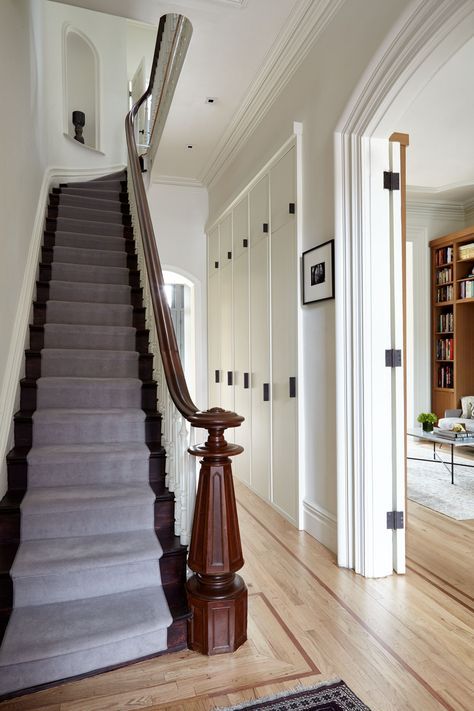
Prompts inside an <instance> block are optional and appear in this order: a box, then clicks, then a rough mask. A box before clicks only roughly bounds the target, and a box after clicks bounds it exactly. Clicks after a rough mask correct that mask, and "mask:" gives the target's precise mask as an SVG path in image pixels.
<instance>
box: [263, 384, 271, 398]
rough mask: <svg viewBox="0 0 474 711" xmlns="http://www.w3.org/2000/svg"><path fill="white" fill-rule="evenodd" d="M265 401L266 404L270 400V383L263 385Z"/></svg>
mask: <svg viewBox="0 0 474 711" xmlns="http://www.w3.org/2000/svg"><path fill="white" fill-rule="evenodd" d="M263 400H264V402H268V401H269V400H270V383H263Z"/></svg>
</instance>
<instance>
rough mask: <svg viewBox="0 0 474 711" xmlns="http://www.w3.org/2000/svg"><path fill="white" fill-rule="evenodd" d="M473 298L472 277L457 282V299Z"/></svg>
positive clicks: (473, 284)
mask: <svg viewBox="0 0 474 711" xmlns="http://www.w3.org/2000/svg"><path fill="white" fill-rule="evenodd" d="M473 297H474V275H473V276H470V277H467V278H466V279H463V280H462V281H460V282H459V298H460V299H472V298H473Z"/></svg>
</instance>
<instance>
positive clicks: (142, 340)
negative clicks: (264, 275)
mask: <svg viewBox="0 0 474 711" xmlns="http://www.w3.org/2000/svg"><path fill="white" fill-rule="evenodd" d="M148 341H149V333H148V331H147V330H146V329H145V330H143V331H135V335H134V336H132V337H130V336H129V335H128V334H117V335H116V336H115V335H112V334H105V333H104V334H102V338H101V339H100V340H99V341H97V344H96V345H97V347H98V348H100V349H102V350H107V351H109V350H110V351H114V350H115V351H120V350H124V351H133V350H135V351H137V352H138V353H147V352H148ZM89 347H90V342H89V338H88V334H87V333H85V334H83V335H81V334H78V333H77V332H76V334H75V335H74V338H73V339H72V338H71V336H70V335H69V334H64V336H62V335H61V334H60V333H55V334H54V335H53V334H51V332H50V334H49V335H48V334H47V331H46V332H45V327H44V326H33V325H31V326H30V349H31V350H32V351H40V350H41V349H42V348H89Z"/></svg>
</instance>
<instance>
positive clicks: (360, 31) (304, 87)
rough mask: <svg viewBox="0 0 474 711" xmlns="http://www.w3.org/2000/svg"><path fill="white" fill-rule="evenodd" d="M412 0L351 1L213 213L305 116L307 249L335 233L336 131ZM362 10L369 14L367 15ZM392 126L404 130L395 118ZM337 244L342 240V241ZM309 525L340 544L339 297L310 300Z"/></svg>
mask: <svg viewBox="0 0 474 711" xmlns="http://www.w3.org/2000/svg"><path fill="white" fill-rule="evenodd" d="M407 4H408V0H399V1H398V2H396V3H393V2H391V1H390V0H358V2H347V3H345V4H344V5H343V6H342V7H341V9H340V10H339V12H338V13H337V15H336V16H335V18H334V20H333V21H332V22H331V23H330V25H329V26H328V27H327V28H326V30H325V31H324V32H323V34H322V35H321V37H320V38H318V40H317V42H316V44H315V46H314V47H313V48H312V50H311V51H310V53H309V54H308V56H307V57H306V59H305V60H304V62H303V64H302V65H301V66H300V67H299V69H298V70H297V71H296V73H295V74H294V75H293V76H292V78H291V79H290V81H289V83H288V85H287V86H286V87H285V88H284V89H283V91H282V92H281V94H280V95H279V96H278V98H277V99H276V101H275V102H274V104H273V105H272V107H271V109H270V111H269V112H268V113H267V115H266V116H264V118H263V119H262V120H261V121H260V123H259V125H258V126H257V127H256V128H255V130H254V132H253V134H252V135H251V136H250V137H249V139H248V140H247V142H246V144H245V146H244V147H243V149H242V151H241V152H240V153H239V155H238V157H237V158H236V159H235V160H234V161H233V162H232V163H231V164H230V165H227V166H226V169H225V170H224V172H223V173H222V174H221V175H220V177H219V178H218V179H217V180H216V181H215V183H214V184H212V185H211V186H210V189H209V199H210V221H213V220H214V219H215V218H216V217H217V216H218V215H219V213H220V212H221V211H222V209H223V208H224V207H225V206H226V204H228V202H230V200H231V198H232V197H233V196H234V195H236V194H237V193H238V192H239V190H240V189H242V188H243V187H244V186H245V185H246V184H247V183H248V182H249V181H250V179H251V178H252V176H253V175H255V173H257V172H258V170H259V168H261V167H262V165H263V164H264V163H265V162H266V161H267V160H268V159H269V158H270V157H271V156H272V155H273V154H274V153H275V152H276V150H277V149H278V148H279V147H280V146H281V145H282V144H283V143H284V142H285V141H286V140H287V139H288V137H289V136H290V135H291V132H292V126H293V121H301V122H302V123H303V199H304V205H303V249H309V248H311V247H313V246H315V245H317V244H320V243H322V242H325V241H326V240H328V239H331V238H332V237H333V236H334V187H333V183H334V157H333V135H334V130H335V128H336V125H337V122H338V120H339V117H340V115H341V113H342V111H343V109H344V107H345V105H346V104H347V102H348V100H349V98H350V95H351V93H352V91H353V90H354V88H355V86H356V84H357V82H358V80H359V79H360V77H361V75H362V73H363V71H364V70H365V68H366V67H367V65H368V63H369V61H370V59H371V57H372V56H373V55H374V53H375V51H376V49H377V47H378V46H379V44H380V43H381V41H382V39H383V38H384V36H385V35H386V33H387V32H388V31H389V29H390V28H391V26H392V25H393V24H394V22H395V20H396V19H397V18H398V16H399V14H400V13H401V12H402V11H403V10H404V9H405V7H406V6H407ZM361 18H364V19H363V20H361ZM393 130H397V127H396V126H394V127H393ZM337 248H338V245H337V244H336V249H337ZM303 330H304V343H303V349H304V372H303V382H302V387H304V389H305V393H307V394H308V397H307V398H306V403H307V405H306V411H305V423H304V425H305V430H306V437H305V441H306V451H305V452H304V456H303V458H302V460H303V466H304V467H305V481H306V495H305V499H306V500H307V503H308V506H307V507H306V514H305V527H306V529H307V530H308V531H309V532H310V533H312V534H313V535H315V536H316V537H317V538H319V540H321V541H322V542H323V543H324V544H325V545H327V546H329V547H330V548H332V549H333V550H334V549H335V535H336V525H335V516H336V374H335V356H336V353H335V302H334V301H328V302H324V303H321V304H313V305H309V306H306V307H305V308H304V314H303Z"/></svg>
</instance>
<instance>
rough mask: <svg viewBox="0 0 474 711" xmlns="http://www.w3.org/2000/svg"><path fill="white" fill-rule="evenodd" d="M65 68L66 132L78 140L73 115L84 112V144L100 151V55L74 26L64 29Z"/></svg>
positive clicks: (66, 26)
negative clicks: (74, 112)
mask: <svg viewBox="0 0 474 711" xmlns="http://www.w3.org/2000/svg"><path fill="white" fill-rule="evenodd" d="M63 68H64V71H63V77H64V133H65V134H67V135H68V136H70V137H71V138H74V136H75V128H74V124H73V123H72V112H73V111H83V112H84V114H85V117H86V118H85V126H84V129H83V137H84V145H85V146H87V147H89V148H95V149H96V150H100V145H99V144H100V125H99V124H100V120H99V119H100V116H99V113H100V94H99V55H98V52H97V50H96V48H95V46H94V44H93V43H92V42H91V40H90V39H89V38H88V37H87V36H86V35H85V34H84V33H83V32H81V30H79V29H77V28H76V27H73V26H72V25H65V26H64V31H63ZM77 144H78V145H82V144H80V143H78V142H77Z"/></svg>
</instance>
